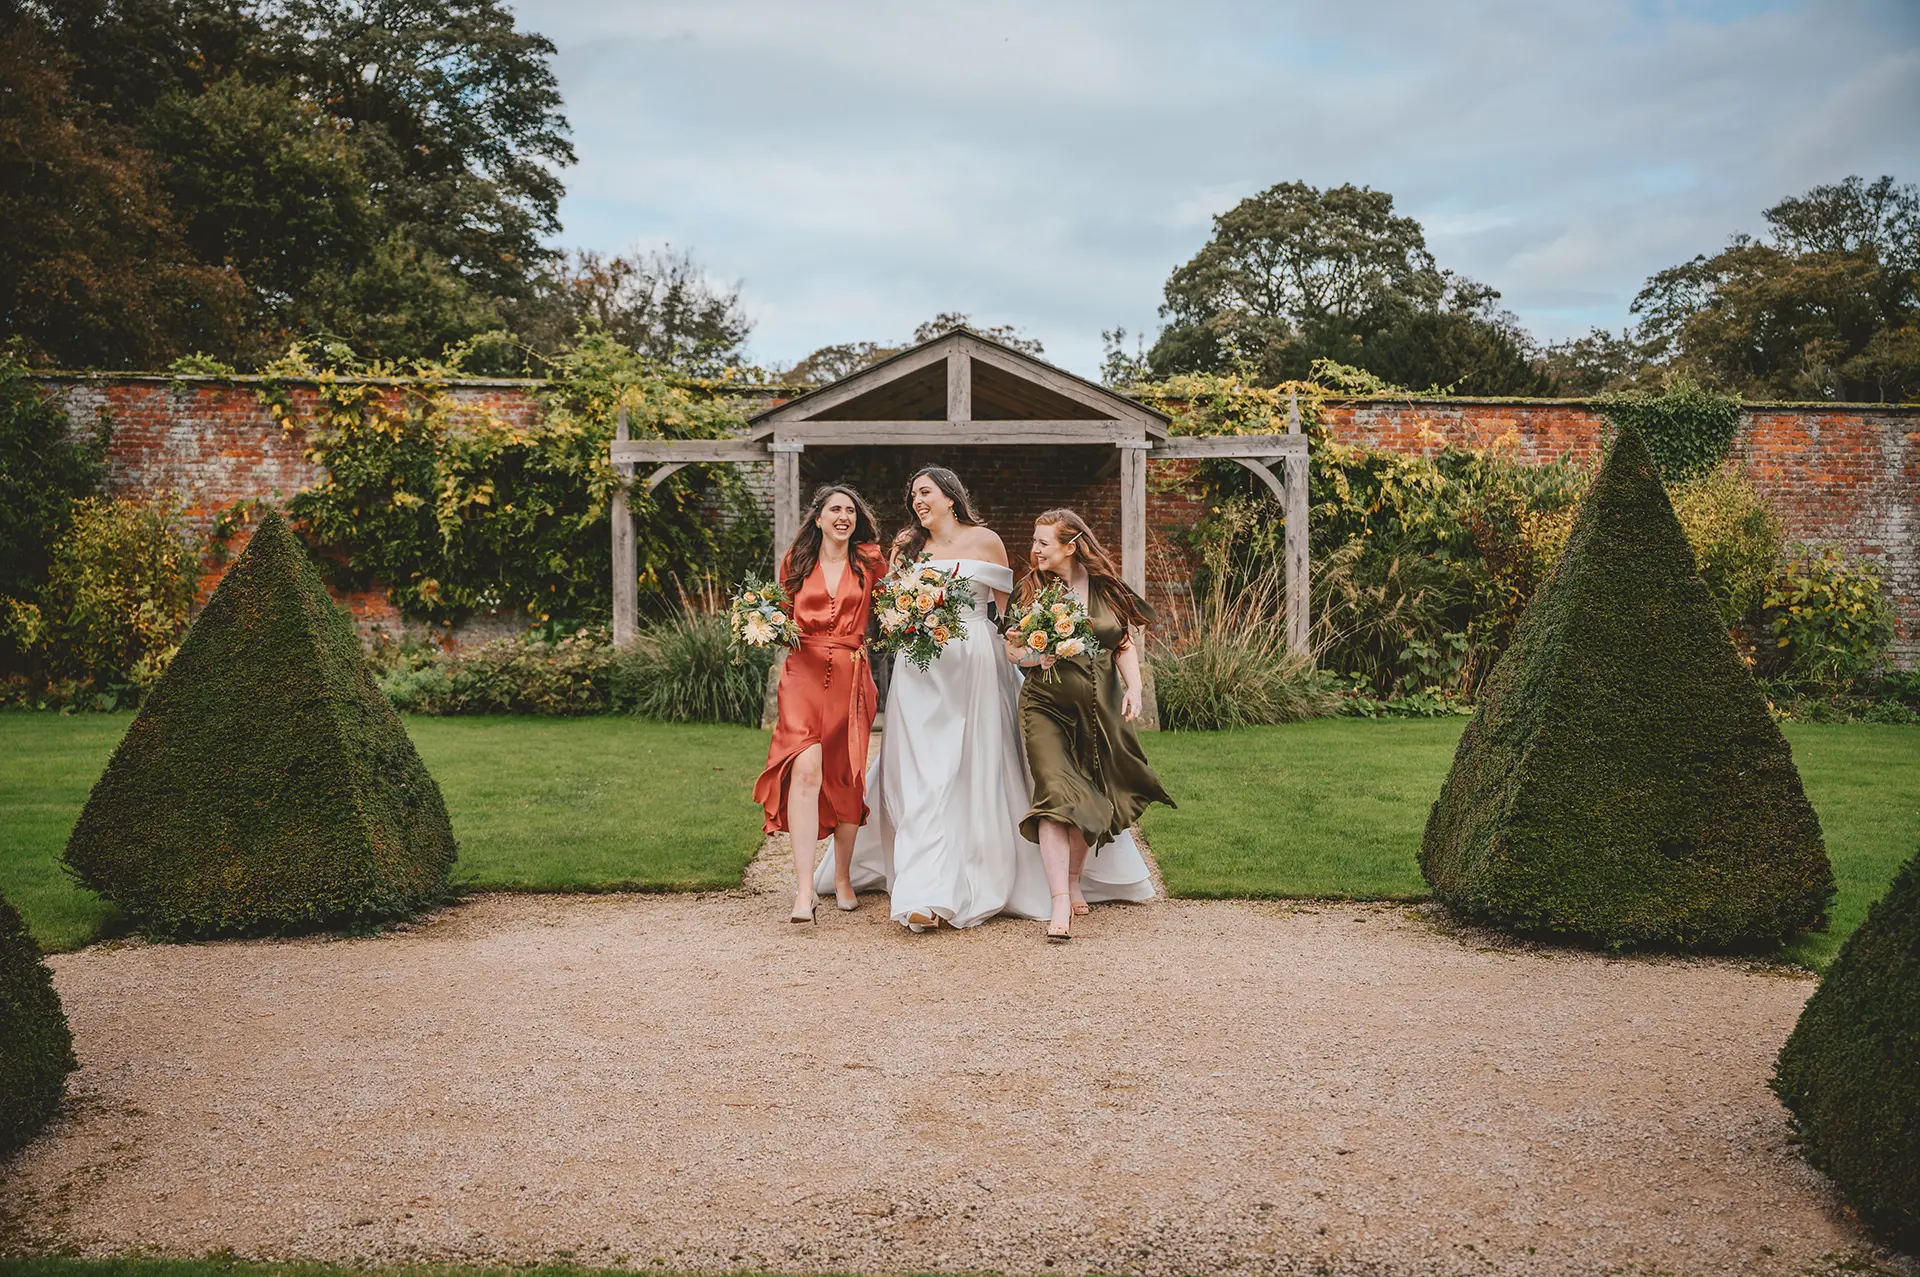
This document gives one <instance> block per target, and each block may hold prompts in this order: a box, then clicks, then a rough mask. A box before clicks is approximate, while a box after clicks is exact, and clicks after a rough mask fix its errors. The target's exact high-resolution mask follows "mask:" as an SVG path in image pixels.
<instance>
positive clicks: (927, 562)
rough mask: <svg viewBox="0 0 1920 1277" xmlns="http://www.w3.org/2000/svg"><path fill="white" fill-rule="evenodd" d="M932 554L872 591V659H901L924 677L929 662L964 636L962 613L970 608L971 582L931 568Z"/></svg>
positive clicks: (904, 567) (901, 569)
mask: <svg viewBox="0 0 1920 1277" xmlns="http://www.w3.org/2000/svg"><path fill="white" fill-rule="evenodd" d="M932 558H933V556H932V555H930V554H922V555H921V556H920V557H919V558H918V559H916V560H914V561H913V562H912V563H903V564H901V565H900V566H899V567H898V568H896V569H894V571H893V572H892V573H891V574H889V575H888V576H886V577H885V578H884V579H882V580H881V582H880V584H879V585H878V586H876V587H874V592H873V608H874V612H875V614H876V615H877V616H878V618H879V621H880V637H879V638H877V639H875V640H874V641H873V643H872V647H873V651H874V655H876V656H892V655H894V654H895V653H898V654H900V655H902V656H905V657H906V658H907V660H908V661H909V662H911V663H912V665H913V667H914V668H915V669H917V670H919V671H920V672H921V673H923V674H924V673H926V671H927V669H928V668H929V667H930V666H931V665H932V664H933V658H934V657H936V656H938V655H940V652H941V649H943V648H945V647H946V645H947V644H949V643H951V642H953V640H955V639H957V638H965V637H966V636H967V623H966V622H965V621H963V620H962V619H961V615H962V613H964V612H966V611H969V610H971V609H972V607H973V601H974V600H973V582H971V581H969V580H968V579H967V578H966V577H964V576H959V575H957V574H955V573H953V572H951V571H948V570H947V569H946V568H937V567H935V566H933V564H932V562H931V560H932Z"/></svg>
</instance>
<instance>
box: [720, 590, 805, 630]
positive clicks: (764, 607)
mask: <svg viewBox="0 0 1920 1277" xmlns="http://www.w3.org/2000/svg"><path fill="white" fill-rule="evenodd" d="M727 631H728V633H730V634H732V635H733V641H734V643H735V645H736V646H739V647H798V646H800V623H799V622H798V621H796V620H794V619H793V599H792V598H791V597H789V596H788V594H787V590H786V587H785V586H783V585H781V584H780V583H779V582H778V581H763V580H761V579H760V578H759V577H753V576H750V577H748V578H747V579H746V580H745V581H743V582H741V584H740V589H739V590H738V591H737V592H735V594H734V596H733V602H732V604H731V605H730V606H729V607H728V609H727Z"/></svg>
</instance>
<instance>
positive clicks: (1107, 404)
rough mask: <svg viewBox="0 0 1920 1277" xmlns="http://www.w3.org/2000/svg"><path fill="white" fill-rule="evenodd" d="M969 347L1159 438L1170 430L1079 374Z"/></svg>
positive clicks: (982, 358) (984, 347) (989, 360)
mask: <svg viewBox="0 0 1920 1277" xmlns="http://www.w3.org/2000/svg"><path fill="white" fill-rule="evenodd" d="M968 348H969V349H970V350H971V351H972V352H973V357H974V358H975V359H976V360H978V361H979V362H981V363H984V364H992V365H993V366H994V367H995V368H999V369H1001V370H1003V371H1005V372H1010V373H1012V374H1013V375H1014V376H1016V377H1024V378H1026V379H1027V380H1028V381H1032V382H1038V383H1039V384H1040V385H1042V386H1045V387H1046V388H1047V389H1048V390H1051V391H1053V392H1054V393H1055V394H1059V395H1065V396H1066V397H1067V398H1069V399H1071V400H1073V401H1074V402H1075V403H1083V404H1086V405H1087V406H1088V407H1089V408H1095V406H1096V405H1098V407H1100V408H1108V409H1112V410H1113V411H1114V413H1115V415H1116V416H1120V417H1123V418H1125V419H1126V420H1128V421H1131V422H1134V423H1136V424H1138V425H1141V426H1144V427H1146V429H1147V432H1148V433H1149V434H1152V435H1154V436H1156V437H1158V436H1160V435H1163V434H1165V433H1166V429H1167V423H1166V422H1165V421H1164V420H1163V419H1161V418H1160V417H1157V416H1155V415H1154V414H1153V413H1151V412H1149V411H1147V410H1146V409H1145V408H1141V407H1139V406H1137V405H1135V404H1132V403H1129V402H1127V401H1126V400H1125V399H1122V398H1121V397H1120V396H1119V395H1115V394H1112V393H1111V392H1109V391H1105V390H1102V389H1101V388H1100V387H1098V386H1091V385H1088V384H1087V383H1086V382H1084V381H1081V380H1080V379H1079V378H1077V377H1069V376H1067V375H1066V374H1065V373H1059V372H1055V371H1053V370H1052V369H1050V368H1048V367H1046V366H1045V365H1037V366H1036V365H1035V364H1030V363H1027V362H1026V361H1025V360H1022V359H1020V358H1018V357H1016V356H1014V355H1009V354H1006V353H1004V352H1002V351H999V350H996V349H994V348H993V347H992V346H987V345H982V344H980V343H978V342H969V343H968Z"/></svg>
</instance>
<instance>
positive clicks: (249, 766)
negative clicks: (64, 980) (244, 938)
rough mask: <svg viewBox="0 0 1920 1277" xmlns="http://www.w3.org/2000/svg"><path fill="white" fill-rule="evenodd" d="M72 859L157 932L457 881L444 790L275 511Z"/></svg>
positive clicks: (225, 584)
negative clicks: (451, 873)
mask: <svg viewBox="0 0 1920 1277" xmlns="http://www.w3.org/2000/svg"><path fill="white" fill-rule="evenodd" d="M65 858H66V863H67V866H68V868H69V869H71V870H72V872H73V873H74V875H75V876H76V877H78V878H79V879H80V881H81V882H83V883H85V884H86V885H87V886H88V887H91V888H92V889H93V890H95V891H97V892H99V893H100V894H101V895H102V896H104V897H106V898H107V899H108V900H111V901H113V902H114V903H115V904H117V905H119V906H120V907H121V908H122V909H124V910H125V911H126V912H127V914H128V915H129V916H130V917H132V918H133V919H134V920H135V921H136V922H138V923H139V925H140V926H141V927H142V928H143V929H144V930H146V931H147V932H149V933H150V934H155V935H163V936H175V937H195V936H212V935H227V934H254V933H281V932H289V931H296V930H302V929H309V928H314V927H322V926H331V925H342V924H347V925H354V924H365V923H370V922H378V921H381V920H384V919H391V918H397V917H402V916H405V915H407V914H409V913H412V912H413V911H415V910H416V909H418V908H420V907H421V906H422V905H424V904H427V903H429V902H431V901H434V900H437V899H440V898H441V897H443V896H444V895H445V894H446V891H447V875H448V872H449V870H450V869H451V867H452V865H453V859H454V839H453V829H452V826H451V825H450V824H449V823H448V820H447V809H446V805H445V803H444V802H443V801H442V800H441V797H440V789H439V787H438V786H437V785H435V784H434V781H433V777H432V776H430V775H428V774H427V769H426V766H425V764H423V763H422V762H421V761H420V756H419V754H417V753H416V752H414V748H413V743H412V741H410V740H409V739H408V738H407V733H406V729H405V728H404V727H403V726H402V725H401V722H400V719H399V717H398V715H396V714H395V713H394V711H393V708H392V706H391V705H389V704H388V703H387V700H386V698H385V697H384V696H383V695H381V693H380V690H379V688H378V687H377V686H376V685H375V683H374V680H373V676H372V673H371V671H370V670H369V668H368V666H367V662H366V658H365V655H364V653H363V652H362V649H361V646H360V639H359V636H358V635H357V634H356V633H355V631H354V627H353V623H352V621H350V620H349V619H348V617H347V615H346V614H345V613H344V612H342V611H341V610H340V609H339V608H337V607H335V606H334V604H333V602H332V600H330V599H329V598H328V597H327V593H326V589H325V587H324V586H322V584H321V582H320V574H319V572H318V571H317V570H316V569H315V568H314V566H313V564H312V562H311V561H309V560H308V558H307V555H306V552H305V551H304V550H303V549H302V547H301V546H300V543H299V542H298V541H297V540H296V539H295V537H294V535H293V533H292V531H291V530H290V529H289V528H288V527H287V525H286V523H285V521H284V520H282V519H281V518H280V516H279V515H277V514H271V513H270V514H268V515H267V516H266V517H265V518H264V519H263V520H262V521H261V523H260V527H259V530H258V531H257V532H256V533H255V534H254V537H253V540H252V542H251V544H249V545H248V546H247V550H246V553H245V554H243V555H242V556H241V557H240V559H239V561H238V562H236V563H235V564H234V565H233V567H232V569H231V570H230V571H229V572H228V573H227V575H226V577H225V579H224V580H222V581H221V582H220V588H219V589H218V590H216V591H215V592H214V595H213V598H212V599H211V600H210V601H209V602H208V604H207V606H206V609H205V610H204V611H203V612H201V614H200V616H199V618H198V619H197V620H196V621H195V622H194V624H193V628H192V629H191V630H189V631H188V633H187V636H186V638H185V639H184V640H183V641H182V642H181V645H180V652H179V654H178V655H177V656H176V657H175V658H174V660H173V663H172V665H170V666H169V667H168V669H167V672H166V674H165V675H164V676H163V677H162V678H161V680H160V681H159V683H158V684H156V685H155V687H154V689H153V691H152V693H151V694H149V696H148V697H147V700H146V702H145V704H144V705H143V706H142V708H141V710H140V714H139V716H138V717H137V718H135V719H134V720H133V724H132V725H131V726H130V727H128V729H127V734H126V736H125V737H124V738H122V740H121V742H120V745H119V747H118V748H117V749H115V750H114V753H113V757H112V759H111V760H109V762H108V763H107V769H106V773H105V774H104V775H102V776H101V778H100V780H99V782H98V783H97V784H96V785H95V786H94V787H93V793H92V794H91V795H90V796H89V797H88V799H87V804H86V807H85V809H84V810H82V812H81V813H80V819H79V822H78V823H77V824H76V825H75V826H74V830H73V834H72V837H71V838H70V839H69V840H68V843H67V849H66V857H65Z"/></svg>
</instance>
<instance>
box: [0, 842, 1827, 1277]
mask: <svg viewBox="0 0 1920 1277" xmlns="http://www.w3.org/2000/svg"><path fill="white" fill-rule="evenodd" d="M769 880H774V881H777V875H773V874H767V873H765V872H764V871H761V872H756V873H755V874H754V875H753V876H752V878H751V879H750V881H751V882H754V883H757V884H763V883H766V882H768V881H769ZM782 899H783V897H781V896H780V895H779V894H778V892H777V891H776V892H773V893H761V894H756V893H755V892H754V891H752V890H748V891H741V892H734V893H727V894H715V895H706V896H652V897H649V896H603V897H582V896H575V897H554V896H545V897H540V896H519V897H514V896H492V897H483V898H480V899H476V900H474V901H472V902H470V903H468V904H466V905H464V906H462V907H460V908H458V909H455V910H450V911H448V912H446V913H444V914H441V915H439V916H438V917H436V918H434V919H432V920H430V921H429V922H427V923H425V924H424V925H421V926H418V927H416V928H413V929H411V930H408V931H405V932H401V933H397V934H391V935H386V936H380V937H374V938H367V939H356V940H344V941H329V940H301V941H285V942H260V943H230V944H210V945H196V946H179V947H174V946H140V945H130V946H122V947H117V948H116V947H96V948H94V949H90V950H87V951H85V952H82V953H78V954H73V955H69V956H65V957H59V958H56V959H54V960H53V965H54V969H55V972H56V976H57V979H58V982H59V987H60V992H61V994H62V996H63V997H64V998H65V1000H66V1005H67V1008H68V1014H69V1015H70V1017H71V1018H72V1021H73V1025H74V1029H75V1034H76V1037H77V1040H78V1049H79V1054H80V1058H81V1059H82V1061H83V1062H84V1064H83V1068H82V1069H81V1071H80V1072H79V1073H78V1074H76V1075H75V1078H74V1084H73V1091H74V1094H75V1096H76V1102H75V1104H74V1105H73V1106H72V1114H71V1116H69V1117H67V1118H65V1119H63V1120H62V1121H61V1122H60V1123H59V1124H58V1125H57V1127H56V1128H55V1129H54V1130H53V1132H52V1133H51V1134H50V1135H49V1136H48V1137H46V1138H43V1139H42V1140H40V1141H39V1142H38V1143H36V1144H35V1145H33V1146H32V1147H31V1148H30V1149H29V1150H27V1152H25V1153H24V1154H23V1155H22V1156H21V1157H19V1158H18V1159H17V1160H16V1161H15V1162H13V1163H12V1164H11V1165H10V1166H9V1167H8V1168H7V1175H8V1180H7V1182H6V1183H5V1184H4V1186H0V1194H4V1196H5V1198H6V1199H7V1200H8V1201H10V1202H11V1204H12V1205H11V1210H12V1211H13V1213H14V1215H15V1220H14V1223H13V1225H12V1238H13V1244H14V1245H16V1246H19V1245H27V1246H50V1245H59V1246H62V1247H71V1248H75V1249H78V1250H80V1251H84V1252H88V1253H111V1252H122V1251H126V1250H129V1249H133V1248H152V1249H154V1250H158V1251H161V1252H166V1253H173V1254H198V1253H205V1252H209V1251H213V1250H221V1249H231V1250H232V1251H234V1252H236V1253H238V1254H241V1255H249V1256H273V1257H296V1256H297V1257H312V1258H322V1259H339V1260H357V1261H374V1260H401V1259H419V1258H434V1259H487V1260H533V1259H540V1258H552V1257H569V1258H573V1259H576V1260H578V1261H580V1262H585V1263H620V1264H630V1265H634V1266H644V1265H647V1264H649V1263H652V1262H664V1263H665V1264H666V1265H668V1266H671V1267H690V1268H700V1269H726V1268H738V1267H752V1268H772V1269H813V1270H834V1269H844V1270H856V1271H902V1270H925V1269H974V1270H979V1269H991V1270H998V1271H1007V1272H1039V1271H1049V1270H1050V1271H1053V1272H1061V1271H1079V1270H1087V1269H1098V1270H1127V1271H1138V1272H1145V1273H1168V1274H1172V1273H1190V1272H1195V1271H1236V1272H1240V1271H1244V1272H1313V1273H1350V1272H1351V1273H1386V1272H1391V1273H1395V1274H1400V1273H1436V1274H1438V1273H1446V1274H1453V1273H1463V1274H1464V1273H1515V1274H1522V1273H1524V1274H1545V1273H1602V1272H1616V1271H1625V1272H1654V1271H1658V1272H1662V1273H1675V1274H1692V1273H1699V1274H1707V1273H1728V1272H1736V1271H1738V1272H1745V1273H1756V1274H1769V1273H1779V1274H1790V1273H1800V1272H1802V1271H1804V1270H1807V1269H1808V1268H1809V1267H1810V1266H1811V1267H1813V1268H1815V1269H1824V1268H1827V1267H1829V1266H1830V1265H1832V1264H1833V1263H1834V1262H1835V1260H1836V1258H1837V1257H1840V1256H1845V1255H1848V1254H1850V1253H1856V1252H1858V1253H1864V1250H1863V1247H1864V1242H1863V1239H1862V1238H1861V1236H1860V1235H1859V1233H1858V1232H1857V1231H1856V1230H1855V1229H1854V1228H1853V1227H1852V1226H1851V1225H1850V1224H1848V1223H1847V1222H1846V1221H1845V1219H1844V1218H1843V1217H1842V1216H1841V1215H1840V1213H1839V1212H1838V1211H1837V1210H1836V1208H1835V1207H1834V1205H1833V1200H1832V1197H1831V1195H1830V1192H1829V1190H1828V1189H1827V1187H1826V1186H1825V1184H1824V1183H1823V1182H1822V1181H1821V1180H1820V1179H1819V1177H1817V1176H1816V1175H1814V1174H1813V1173H1811V1172H1810V1171H1808V1170H1807V1169H1806V1168H1805V1167H1804V1166H1803V1165H1802V1163H1801V1162H1800V1161H1799V1160H1798V1158H1797V1157H1796V1156H1795V1155H1794V1153H1793V1152H1792V1150H1791V1149H1790V1147H1789V1146H1788V1143H1787V1136H1786V1124H1785V1121H1784V1116H1783V1113H1782V1110H1781V1109H1780V1107H1779V1106H1778V1104H1776V1103H1775V1101H1774V1100H1773V1098H1772V1096H1771V1095H1769V1093H1768V1092H1767V1089H1766V1077H1767V1074H1768V1070H1769V1067H1770V1064H1771V1061H1772V1058H1773V1055H1774V1053H1775V1051H1776V1050H1777V1049H1778V1047H1779V1045H1780V1042H1781V1040H1782V1039H1783V1038H1784V1037H1785V1036H1786V1034H1787V1032H1788V1030H1789V1029H1790V1028H1791V1027H1792V1025H1793V1022H1794V1018H1795V1016H1796V1015H1797V1014H1798V1012H1799V1009H1800V1005H1801V1003H1802V1002H1803V1001H1804V999H1805V998H1806V996H1807V994H1808V992H1809V991H1810V990H1811V988H1812V984H1811V981H1810V980H1809V979H1807V978H1804V977H1796V976H1790V975H1788V976H1783V975H1781V974H1777V973H1769V972H1766V971H1763V970H1759V969H1749V968H1746V967H1743V966H1742V965H1740V964H1737V963H1725V962H1671V961H1609V960H1606V959H1603V958H1600V957H1596V956H1593V955H1582V954H1563V953H1552V952H1539V951H1533V950H1526V949H1513V948H1499V947H1491V946H1486V945H1483V944H1478V943H1476V942H1474V941H1473V940H1472V939H1471V938H1463V937H1461V936H1458V935H1454V934H1449V933H1447V932H1444V931H1442V930H1440V929H1438V928H1436V927H1435V926H1434V925H1432V924H1430V923H1429V922H1428V921H1426V920H1425V919H1424V918H1423V917H1422V916H1421V914H1420V913H1419V912H1418V911H1415V910H1409V909H1405V908H1398V907H1385V906H1377V907H1369V906H1305V907H1300V906H1293V907H1289V906H1284V905H1262V904H1248V903H1200V902H1172V903H1156V904H1152V905H1148V906H1140V907H1126V906H1113V907H1106V908H1101V909H1097V910H1096V911H1095V913H1094V915H1093V916H1092V918H1090V919H1087V920H1083V923H1082V931H1083V934H1082V936H1081V938H1080V939H1077V940H1075V941H1074V942H1073V944H1071V945H1069V946H1066V947H1064V948H1049V947H1047V946H1045V945H1043V944H1042V943H1041V940H1040V924H1037V923H1025V922H996V923H991V924H988V925H986V926H984V927H981V928H978V929H976V930H974V931H971V932H966V933H955V932H942V933H938V934H933V935H924V936H911V935H908V934H905V933H904V932H902V931H901V930H900V929H899V928H897V927H894V926H892V925H890V924H888V923H887V922H886V921H885V918H884V909H883V907H882V906H883V904H884V900H883V898H878V897H869V898H867V899H866V901H865V902H864V904H863V907H862V909H861V911H860V912H859V913H856V914H853V915H842V914H839V913H834V912H831V911H823V913H822V915H821V922H820V925H819V927H818V928H817V929H816V928H811V927H797V926H792V925H789V924H788V923H786V922H785V921H783V920H782V915H783V910H782V908H781V901H782Z"/></svg>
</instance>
